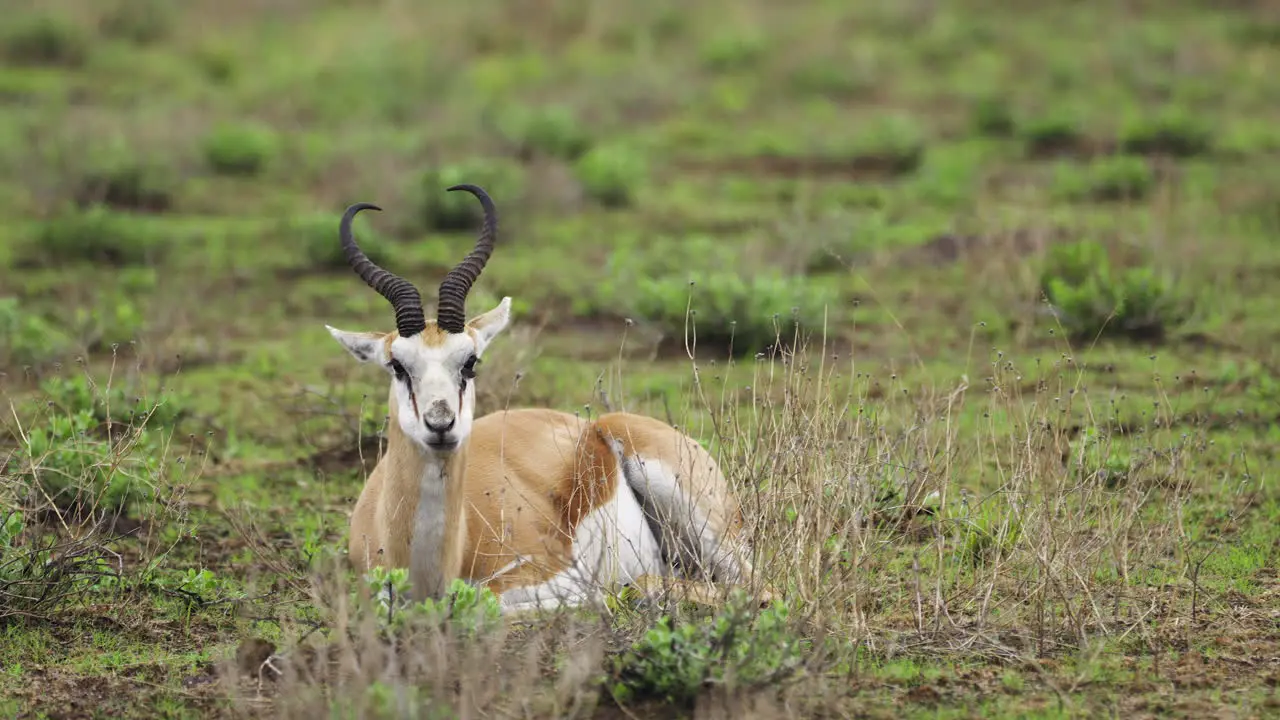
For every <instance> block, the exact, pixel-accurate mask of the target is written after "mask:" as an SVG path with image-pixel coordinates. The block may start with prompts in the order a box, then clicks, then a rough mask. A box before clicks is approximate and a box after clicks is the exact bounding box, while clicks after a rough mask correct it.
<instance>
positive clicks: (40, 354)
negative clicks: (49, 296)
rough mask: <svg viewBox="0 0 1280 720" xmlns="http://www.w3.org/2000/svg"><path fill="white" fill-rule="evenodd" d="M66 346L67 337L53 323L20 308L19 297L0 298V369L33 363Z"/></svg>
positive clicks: (62, 350) (63, 350) (62, 349)
mask: <svg viewBox="0 0 1280 720" xmlns="http://www.w3.org/2000/svg"><path fill="white" fill-rule="evenodd" d="M69 346H70V338H68V337H67V334H66V333H65V332H63V330H62V328H61V327H59V326H58V325H57V324H56V323H53V322H50V321H49V320H48V319H46V318H45V317H44V316H42V315H40V314H39V313H36V312H34V311H32V310H30V309H28V308H25V307H23V306H22V303H21V302H19V300H18V298H15V297H0V368H3V367H11V366H15V365H35V364H37V363H40V362H43V361H45V360H47V359H50V358H54V357H57V356H58V355H60V354H61V353H63V352H65V351H66V350H67V348H68V347H69Z"/></svg>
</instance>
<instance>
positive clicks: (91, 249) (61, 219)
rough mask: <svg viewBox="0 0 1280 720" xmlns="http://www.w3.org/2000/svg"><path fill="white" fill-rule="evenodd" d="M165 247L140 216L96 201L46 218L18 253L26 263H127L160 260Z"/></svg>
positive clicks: (138, 263) (140, 263)
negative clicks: (141, 220)
mask: <svg viewBox="0 0 1280 720" xmlns="http://www.w3.org/2000/svg"><path fill="white" fill-rule="evenodd" d="M164 248H165V246H164V245H163V244H162V243H160V242H159V239H158V238H157V237H156V235H155V233H153V232H151V230H150V229H149V228H148V227H147V226H146V225H145V224H143V223H141V222H139V221H138V219H137V218H134V217H132V216H131V215H128V214H126V213H120V212H116V211H114V210H112V209H110V208H108V207H106V206H104V205H101V204H94V205H90V206H88V207H84V208H66V209H64V210H62V211H61V212H59V213H57V214H56V215H54V216H53V217H51V218H50V219H48V220H46V221H44V222H43V223H41V224H40V225H39V226H38V227H37V229H36V232H35V235H34V236H33V237H32V238H30V240H29V241H28V242H27V243H26V244H25V245H23V246H22V247H20V248H19V249H18V253H17V254H18V260H19V262H21V263H23V264H26V265H37V266H48V265H55V264H60V263H65V262H67V261H76V260H79V261H86V262H92V263H100V264H103V265H112V266H116V267H124V266H130V265H143V264H148V263H151V262H153V261H155V260H158V259H160V257H161V256H162V255H163V254H164V251H165V250H164Z"/></svg>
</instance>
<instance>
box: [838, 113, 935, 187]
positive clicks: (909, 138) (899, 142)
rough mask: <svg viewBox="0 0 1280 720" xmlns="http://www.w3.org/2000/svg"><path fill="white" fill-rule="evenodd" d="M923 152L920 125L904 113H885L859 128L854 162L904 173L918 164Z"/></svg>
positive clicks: (868, 167)
mask: <svg viewBox="0 0 1280 720" xmlns="http://www.w3.org/2000/svg"><path fill="white" fill-rule="evenodd" d="M924 152H925V137H924V131H923V130H922V129H921V127H920V124H919V123H918V122H916V121H915V120H914V119H912V118H910V117H908V116H905V115H888V116H882V117H880V118H878V119H876V120H874V121H873V122H871V123H870V124H868V125H867V126H866V127H864V128H861V129H860V130H859V133H858V139H857V142H856V143H855V144H854V147H853V162H854V164H855V165H859V166H861V167H864V168H866V169H867V170H879V171H882V172H887V173H890V174H893V175H905V174H907V173H911V172H915V170H916V169H917V168H919V167H920V163H921V162H922V161H923V160H924Z"/></svg>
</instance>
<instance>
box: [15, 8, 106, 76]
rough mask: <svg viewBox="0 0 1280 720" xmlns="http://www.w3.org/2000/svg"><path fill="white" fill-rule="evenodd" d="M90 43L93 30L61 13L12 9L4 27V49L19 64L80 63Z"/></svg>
mask: <svg viewBox="0 0 1280 720" xmlns="http://www.w3.org/2000/svg"><path fill="white" fill-rule="evenodd" d="M89 47H90V37H89V34H88V33H87V32H85V30H84V29H83V28H81V27H80V26H79V25H77V24H75V23H74V22H72V21H71V20H70V19H68V18H65V17H62V16H60V15H46V14H19V13H12V12H11V13H10V14H9V16H8V17H7V18H6V21H5V28H4V30H0V53H3V55H4V59H5V60H8V61H9V62H11V63H13V64H15V65H54V66H62V67H80V66H82V65H84V64H85V61H86V60H88V59H89Z"/></svg>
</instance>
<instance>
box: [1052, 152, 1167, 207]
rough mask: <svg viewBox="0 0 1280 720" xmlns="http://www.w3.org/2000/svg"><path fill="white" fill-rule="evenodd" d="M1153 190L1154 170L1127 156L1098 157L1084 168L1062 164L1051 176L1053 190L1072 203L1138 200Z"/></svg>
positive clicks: (1154, 182)
mask: <svg viewBox="0 0 1280 720" xmlns="http://www.w3.org/2000/svg"><path fill="white" fill-rule="evenodd" d="M1155 187H1156V175H1155V171H1154V170H1152V169H1151V166H1150V165H1148V164H1147V162H1146V160H1145V159H1143V158H1141V157H1134V156H1130V155H1116V156H1112V157H1104V158H1099V159H1097V160H1094V161H1092V162H1090V163H1088V164H1085V165H1076V164H1063V165H1060V166H1058V168H1057V174H1056V175H1055V177H1054V191H1055V192H1056V193H1057V194H1058V196H1059V197H1062V198H1063V199H1065V200H1071V201H1089V202H1117V201H1126V200H1127V201H1134V200H1141V199H1143V198H1145V197H1147V196H1148V195H1150V194H1151V191H1152V190H1154V189H1155Z"/></svg>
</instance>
